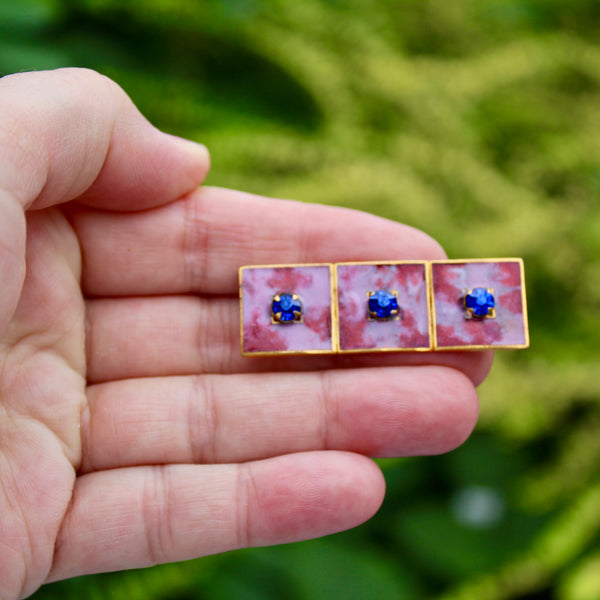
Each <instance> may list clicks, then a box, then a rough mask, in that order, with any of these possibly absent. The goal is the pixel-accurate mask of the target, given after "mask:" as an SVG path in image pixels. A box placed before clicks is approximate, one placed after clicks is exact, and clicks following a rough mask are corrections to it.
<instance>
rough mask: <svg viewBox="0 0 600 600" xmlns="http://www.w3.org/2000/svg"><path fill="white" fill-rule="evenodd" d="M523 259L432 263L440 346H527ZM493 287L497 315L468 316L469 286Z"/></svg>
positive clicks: (437, 335)
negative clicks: (492, 316)
mask: <svg viewBox="0 0 600 600" xmlns="http://www.w3.org/2000/svg"><path fill="white" fill-rule="evenodd" d="M521 266H522V265H521V262H520V261H516V260H513V261H511V260H507V261H497V262H456V263H451V262H447V263H433V265H432V283H433V298H434V310H435V324H436V326H435V333H436V338H437V343H436V346H437V348H440V349H443V348H453V347H457V348H461V347H465V346H472V347H473V346H474V347H478V346H481V347H486V346H491V347H494V346H498V347H506V346H526V345H527V343H528V340H527V331H526V316H525V315H526V307H525V306H524V301H523V298H524V294H523V289H522V286H523V282H522V281H521V273H522V271H521ZM475 287H482V288H493V289H494V299H495V304H496V306H495V309H496V317H495V318H493V319H471V320H468V319H465V316H464V313H465V311H464V306H463V296H464V291H463V290H466V289H470V288H475Z"/></svg>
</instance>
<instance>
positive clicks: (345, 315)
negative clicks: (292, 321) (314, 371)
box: [336, 263, 431, 352]
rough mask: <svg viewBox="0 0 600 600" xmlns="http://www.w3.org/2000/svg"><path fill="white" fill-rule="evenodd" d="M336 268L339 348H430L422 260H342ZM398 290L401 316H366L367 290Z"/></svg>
mask: <svg viewBox="0 0 600 600" xmlns="http://www.w3.org/2000/svg"><path fill="white" fill-rule="evenodd" d="M336 268H337V287H338V314H339V348H340V351H341V352H348V351H360V350H363V351H367V350H372V351H377V350H429V349H430V348H431V340H430V335H429V316H428V314H429V311H428V307H427V280H426V271H425V264H424V263H414V264H413V263H395V264H373V265H372V264H341V265H336ZM377 290H388V291H397V292H398V305H399V307H400V313H401V317H400V318H399V319H397V320H390V321H373V320H369V319H368V308H367V300H368V296H367V294H368V292H374V291H377Z"/></svg>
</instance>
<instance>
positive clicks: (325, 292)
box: [240, 265, 333, 354]
mask: <svg viewBox="0 0 600 600" xmlns="http://www.w3.org/2000/svg"><path fill="white" fill-rule="evenodd" d="M240 285H241V302H242V352H243V353H244V354H252V353H265V352H266V353H283V352H290V353H293V352H332V351H333V345H332V329H331V328H332V323H331V273H330V268H329V265H318V266H294V267H285V266H282V267H249V268H244V269H242V271H241V281H240ZM286 292H287V293H295V294H297V295H298V296H299V297H300V300H301V301H302V307H303V319H302V323H286V324H281V323H276V324H274V323H272V322H271V301H272V299H273V296H274V295H275V294H278V293H286Z"/></svg>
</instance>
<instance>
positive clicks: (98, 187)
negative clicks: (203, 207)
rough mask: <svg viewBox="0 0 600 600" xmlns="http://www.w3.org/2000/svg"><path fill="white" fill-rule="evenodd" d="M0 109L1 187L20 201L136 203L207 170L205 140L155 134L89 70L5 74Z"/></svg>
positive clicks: (186, 186)
mask: <svg viewBox="0 0 600 600" xmlns="http://www.w3.org/2000/svg"><path fill="white" fill-rule="evenodd" d="M0 115H2V118H1V119H0V189H2V190H3V191H4V192H5V193H6V194H7V195H8V196H11V197H13V198H15V199H16V200H17V201H18V202H19V203H20V204H21V205H22V206H23V207H25V208H28V207H34V208H43V207H46V206H49V205H53V204H57V203H62V202H66V201H68V200H72V199H74V198H77V197H82V198H83V199H85V200H86V201H89V202H91V203H93V204H94V205H96V206H101V207H103V208H111V209H117V210H138V209H142V208H147V207H150V206H157V205H159V204H164V203H165V202H169V201H171V200H174V199H175V198H178V197H179V196H181V195H183V194H185V193H187V192H189V191H191V190H192V189H194V188H195V187H197V186H198V185H199V184H200V183H201V182H202V180H203V179H204V176H205V175H206V172H207V170H208V155H207V152H206V149H205V148H204V147H202V146H198V145H197V144H192V143H190V142H186V141H184V140H180V139H178V138H175V137H173V136H169V135H167V134H164V133H160V132H159V131H158V130H157V129H155V128H154V127H152V125H150V124H149V123H148V121H146V120H145V119H144V117H142V115H141V114H140V113H139V111H138V110H137V109H136V108H135V107H134V105H133V104H132V102H131V100H129V98H128V97H127V96H126V94H125V93H124V92H123V91H122V90H121V89H120V88H119V87H118V86H117V85H116V84H115V83H113V82H112V81H110V80H109V79H107V78H106V77H103V76H101V75H99V74H97V73H94V72H93V71H88V70H85V69H60V70H57V71H48V72H39V73H23V74H18V75H11V76H8V77H4V78H3V79H1V80H0ZM0 220H1V218H0Z"/></svg>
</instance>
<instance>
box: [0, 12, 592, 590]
mask: <svg viewBox="0 0 600 600" xmlns="http://www.w3.org/2000/svg"><path fill="white" fill-rule="evenodd" d="M599 33H600V2H598V1H597V0H568V1H567V0H489V1H487V0H437V1H436V0H128V1H124V0H62V1H61V0H1V2H0V72H1V73H2V74H7V73H11V72H15V71H21V70H30V69H45V68H54V67H59V66H86V67H91V68H94V69H97V70H99V71H101V72H102V73H105V74H106V75H108V76H110V77H112V78H113V79H115V80H116V81H117V82H118V83H119V84H120V85H121V86H122V87H123V88H125V90H126V91H127V92H128V94H129V95H130V96H131V97H132V98H133V100H134V101H135V103H136V104H137V105H138V106H139V107H140V109H141V110H142V111H143V112H144V114H146V115H147V117H148V118H149V119H150V120H151V121H153V122H154V123H155V124H156V125H158V126H159V127H161V128H163V129H165V130H167V131H170V132H173V133H176V134H180V135H184V136H187V137H190V138H193V139H196V140H198V141H202V142H204V143H205V144H207V145H208V146H209V147H210V149H211V152H212V157H213V168H212V172H211V174H210V177H209V180H208V181H209V183H211V184H214V185H220V186H227V187H234V188H239V189H243V190H247V191H251V192H256V193H260V194H265V195H271V196H278V197H286V198H295V199H298V200H303V201H310V202H320V203H326V204H335V205H344V206H349V207H354V208H359V209H362V210H366V211H369V212H372V213H376V214H379V215H382V216H385V217H388V218H391V219H396V220H398V221H402V222H405V223H409V224H411V225H414V226H416V227H419V228H421V229H424V230H425V231H427V232H428V233H430V234H431V235H433V236H435V237H436V238H437V239H438V240H440V241H441V243H442V244H443V245H444V246H445V248H446V250H447V252H448V254H449V255H450V256H451V257H455V258H458V257H486V256H522V257H524V259H525V265H526V275H527V285H528V299H529V310H530V326H531V339H532V347H531V349H530V350H528V351H520V352H505V353H500V354H499V356H498V357H497V360H496V363H495V366H494V370H493V372H492V375H491V376H490V378H489V380H488V381H487V382H486V383H485V384H484V385H483V386H482V388H481V394H480V396H481V420H480V423H479V425H478V427H477V430H476V431H475V433H474V435H473V436H472V438H471V439H470V440H469V441H468V442H467V443H466V444H465V445H464V446H463V447H461V448H460V449H458V450H456V451H454V452H452V453H450V454H448V455H445V456H440V457H425V458H410V459H397V460H387V461H381V466H382V468H383V469H384V472H385V476H386V479H387V483H388V492H387V496H386V500H385V503H384V505H383V507H382V509H381V511H380V512H379V514H378V515H377V516H376V517H375V518H374V519H373V520H371V521H370V522H369V523H367V524H365V525H364V526H362V527H359V528H357V529H355V530H353V531H350V532H347V533H344V534H340V535H336V536H332V537H329V538H326V539H322V540H316V541H312V542H307V543H301V544H292V545H289V546H281V547H275V548H266V549H257V550H245V551H239V552H233V553H229V554H225V555H222V556H216V557H209V558H205V559H201V560H198V561H191V562H187V563H181V564H173V565H163V566H159V567H156V568H153V569H148V570H143V571H129V572H125V573H118V574H106V575H100V576H91V577H84V578H79V579H74V580H70V581H66V582H60V583H56V584H53V585H50V586H47V587H45V588H42V589H41V590H40V591H39V592H37V593H36V594H35V595H34V598H35V600H50V599H55V598H56V599H58V598H61V599H64V600H70V599H82V598H85V599H88V598H89V599H98V600H105V599H110V600H120V599H123V600H137V599H140V600H142V599H143V600H152V599H156V600H158V599H161V600H185V599H192V598H193V599H210V600H213V599H215V600H216V599H219V600H228V599H231V600H234V599H235V600H266V599H284V600H287V599H289V600H304V599H306V600H330V599H331V600H333V599H335V600H338V599H343V600H354V599H356V600H370V599H377V600H381V599H382V598H383V599H385V600H394V599H400V598H402V599H411V600H421V599H426V600H430V599H432V600H433V599H435V600H442V599H443V600H459V599H460V600H494V599H504V598H507V599H508V598H510V599H520V600H524V599H531V600H533V599H536V600H541V599H557V600H597V599H599V598H600V544H599V542H600V406H599V404H600V402H599V401H600V376H599V374H598V373H599V372H600V369H598V363H599V361H598V343H599V339H600V331H599V325H600V321H599V319H598V315H599V310H600V205H599V203H598V196H599V192H600V39H599Z"/></svg>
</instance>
